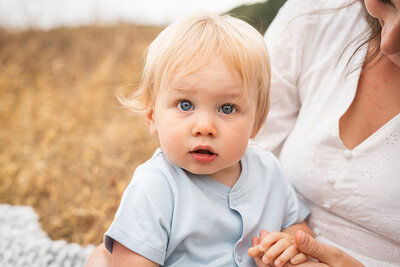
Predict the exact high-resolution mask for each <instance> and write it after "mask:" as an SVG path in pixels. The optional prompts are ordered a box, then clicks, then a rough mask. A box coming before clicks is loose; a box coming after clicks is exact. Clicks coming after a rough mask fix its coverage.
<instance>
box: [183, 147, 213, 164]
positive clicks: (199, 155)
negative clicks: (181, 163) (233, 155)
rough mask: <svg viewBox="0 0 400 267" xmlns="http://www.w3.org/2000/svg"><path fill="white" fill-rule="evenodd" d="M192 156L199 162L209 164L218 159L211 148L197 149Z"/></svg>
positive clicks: (191, 152)
mask: <svg viewBox="0 0 400 267" xmlns="http://www.w3.org/2000/svg"><path fill="white" fill-rule="evenodd" d="M190 155H191V156H192V158H193V159H195V160H196V161H198V162H202V163H208V162H211V161H213V160H215V159H216V157H217V154H216V153H215V152H214V151H213V150H212V149H211V148H209V147H196V148H195V149H193V150H192V151H190Z"/></svg>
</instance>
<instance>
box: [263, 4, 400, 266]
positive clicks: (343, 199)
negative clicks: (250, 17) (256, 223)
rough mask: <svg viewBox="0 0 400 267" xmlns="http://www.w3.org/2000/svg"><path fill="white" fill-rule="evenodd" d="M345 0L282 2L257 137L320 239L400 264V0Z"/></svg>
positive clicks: (270, 36)
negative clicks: (266, 106) (267, 100)
mask: <svg viewBox="0 0 400 267" xmlns="http://www.w3.org/2000/svg"><path fill="white" fill-rule="evenodd" d="M349 2H351V1H346V0H309V1H304V0H289V1H288V2H287V3H286V4H285V6H284V7H283V8H282V9H281V10H280V12H279V14H278V15H277V17H276V19H275V21H274V22H273V24H271V26H270V28H269V29H268V32H267V33H266V41H267V44H268V49H269V52H270V56H271V64H272V75H273V76H272V84H271V90H272V91H271V94H272V95H271V110H270V113H269V117H268V119H267V122H266V125H265V128H264V130H263V132H262V133H261V134H260V135H259V136H258V137H257V139H256V143H258V144H259V145H260V146H261V147H263V148H265V149H269V150H273V151H274V152H275V153H276V154H277V155H279V158H280V160H281V162H282V166H283V168H284V170H285V171H286V172H287V174H288V176H289V179H290V180H291V182H292V184H293V185H294V187H295V188H296V190H297V191H298V193H299V195H300V196H302V197H303V198H304V200H305V202H306V203H307V204H308V206H309V207H310V209H311V216H310V218H309V219H308V223H309V225H310V226H311V228H312V229H313V230H314V233H315V234H316V236H317V240H319V241H321V242H322V243H325V244H329V245H331V246H333V247H336V248H339V249H340V251H342V252H346V253H347V254H349V255H351V256H353V257H354V258H356V259H358V260H359V261H360V262H362V263H363V264H365V265H366V266H390V264H393V265H400V193H399V192H400V178H399V173H400V166H399V160H400V142H399V139H400V115H399V113H400V0H392V1H388V0H365V1H352V2H351V3H349ZM331 248H332V247H327V246H323V247H322V248H319V249H320V251H321V252H322V251H323V250H327V251H326V252H324V253H321V255H326V256H327V257H329V256H328V255H329V254H330V253H333V254H335V253H338V251H339V250H336V249H332V250H330V249H331ZM335 251H336V252H335ZM305 252H306V251H305ZM342 255H343V254H342ZM315 257H316V258H318V259H319V260H321V261H325V262H327V261H326V259H321V258H320V257H317V256H315ZM338 262H339V260H338ZM327 263H328V265H331V266H336V265H335V261H330V262H327ZM339 265H340V264H339ZM344 266H352V265H350V264H347V265H344Z"/></svg>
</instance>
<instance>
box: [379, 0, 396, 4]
mask: <svg viewBox="0 0 400 267" xmlns="http://www.w3.org/2000/svg"><path fill="white" fill-rule="evenodd" d="M379 2H381V3H382V4H384V5H393V3H392V1H390V0H379Z"/></svg>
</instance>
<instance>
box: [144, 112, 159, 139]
mask: <svg viewBox="0 0 400 267" xmlns="http://www.w3.org/2000/svg"><path fill="white" fill-rule="evenodd" d="M153 116H154V111H153V110H152V109H151V110H149V111H148V112H147V114H146V125H147V127H148V128H149V131H150V133H151V134H154V135H157V133H158V132H157V126H156V122H155V121H154V117H153Z"/></svg>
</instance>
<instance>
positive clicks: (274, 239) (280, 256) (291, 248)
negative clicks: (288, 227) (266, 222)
mask: <svg viewBox="0 0 400 267" xmlns="http://www.w3.org/2000/svg"><path fill="white" fill-rule="evenodd" d="M252 243H253V244H252V245H253V246H252V247H251V248H249V250H248V254H249V256H250V257H253V258H254V260H255V262H256V265H257V266H258V267H265V266H277V267H280V266H283V265H284V264H285V263H286V262H288V261H290V262H291V263H293V264H299V263H303V262H305V261H307V256H306V255H305V254H303V253H301V252H299V250H298V249H297V247H296V245H295V242H294V236H293V235H290V234H287V233H283V232H277V231H274V232H271V233H268V232H267V231H265V230H261V231H260V238H258V237H253V239H252Z"/></svg>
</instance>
